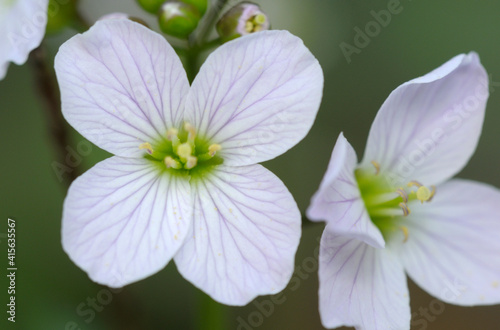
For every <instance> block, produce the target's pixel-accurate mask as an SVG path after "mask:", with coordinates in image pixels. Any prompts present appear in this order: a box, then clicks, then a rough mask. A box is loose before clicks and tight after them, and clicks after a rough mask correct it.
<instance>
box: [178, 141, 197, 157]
mask: <svg viewBox="0 0 500 330" xmlns="http://www.w3.org/2000/svg"><path fill="white" fill-rule="evenodd" d="M192 152H193V149H192V148H191V145H190V144H189V143H183V144H180V145H179V146H178V147H177V154H178V155H179V157H181V158H184V159H187V158H188V157H189V156H191V153H192Z"/></svg>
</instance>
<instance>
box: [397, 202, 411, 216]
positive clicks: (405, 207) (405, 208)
mask: <svg viewBox="0 0 500 330" xmlns="http://www.w3.org/2000/svg"><path fill="white" fill-rule="evenodd" d="M399 207H400V208H401V209H402V210H403V215H404V216H405V217H406V216H407V215H408V214H410V213H411V211H410V208H409V207H408V204H406V203H399Z"/></svg>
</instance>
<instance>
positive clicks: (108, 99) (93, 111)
mask: <svg viewBox="0 0 500 330" xmlns="http://www.w3.org/2000/svg"><path fill="white" fill-rule="evenodd" d="M55 68H56V73H57V78H58V81H59V86H60V88H61V100H62V111H63V114H64V116H65V118H66V120H68V122H69V123H70V124H71V125H72V126H73V127H74V128H75V129H76V130H78V131H79V132H80V133H81V134H82V135H83V136H85V137H86V138H87V139H89V140H90V141H91V142H93V143H95V144H96V145H98V146H99V147H101V148H103V149H105V150H107V151H109V152H111V153H114V154H116V155H119V156H124V157H137V156H140V155H143V154H144V150H140V149H139V146H140V145H141V144H142V143H145V142H149V143H150V144H153V145H154V142H156V141H158V140H159V139H161V137H162V136H163V137H164V136H165V135H166V132H167V130H168V129H169V128H171V127H174V126H179V125H180V123H181V121H182V111H183V108H184V99H185V96H186V94H187V91H188V89H189V83H188V80H187V77H186V73H185V71H184V69H183V67H182V64H181V62H180V59H179V57H178V56H177V55H176V54H175V51H174V50H173V49H172V47H171V46H170V45H169V44H168V43H167V42H166V41H165V38H163V37H162V36H161V35H159V34H157V33H155V32H153V31H151V30H149V29H148V28H146V27H144V26H143V25H141V24H138V23H135V22H132V21H129V20H102V21H98V22H97V23H96V24H95V25H94V26H93V27H92V28H90V30H89V31H87V32H85V33H83V34H80V35H76V36H75V37H73V38H71V39H70V40H69V41H67V42H66V43H64V44H63V45H62V46H61V48H60V49H59V52H58V54H57V56H56V60H55Z"/></svg>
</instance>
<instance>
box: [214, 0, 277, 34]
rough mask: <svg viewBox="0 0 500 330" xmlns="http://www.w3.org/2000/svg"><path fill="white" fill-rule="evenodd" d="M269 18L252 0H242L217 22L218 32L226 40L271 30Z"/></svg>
mask: <svg viewBox="0 0 500 330" xmlns="http://www.w3.org/2000/svg"><path fill="white" fill-rule="evenodd" d="M269 27H270V24H269V19H268V17H267V15H266V14H264V12H262V11H261V10H260V7H259V6H258V5H256V4H253V3H250V2H242V3H240V4H238V5H236V6H234V7H233V8H231V9H229V11H228V12H227V13H225V14H224V16H222V18H221V19H220V20H219V22H217V27H216V28H217V32H218V33H219V35H220V37H221V38H222V40H223V41H224V42H226V41H229V40H232V39H236V38H238V37H241V36H244V35H247V34H250V33H254V32H258V31H263V30H269Z"/></svg>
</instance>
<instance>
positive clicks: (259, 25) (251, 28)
mask: <svg viewBox="0 0 500 330" xmlns="http://www.w3.org/2000/svg"><path fill="white" fill-rule="evenodd" d="M266 22H267V18H266V15H264V14H257V15H254V16H252V17H250V19H249V20H248V21H246V22H245V31H246V32H248V33H254V32H259V31H262V30H264V24H265V23H266Z"/></svg>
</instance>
